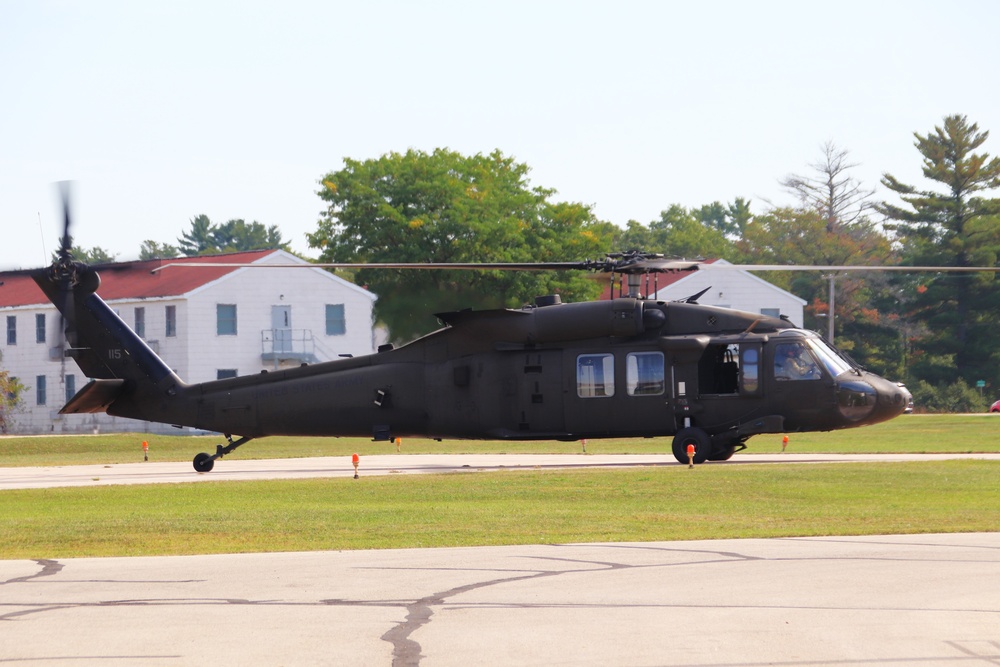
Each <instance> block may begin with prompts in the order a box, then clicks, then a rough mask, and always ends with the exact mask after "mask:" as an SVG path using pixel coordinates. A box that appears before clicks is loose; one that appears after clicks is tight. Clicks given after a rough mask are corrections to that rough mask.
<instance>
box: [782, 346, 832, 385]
mask: <svg viewBox="0 0 1000 667" xmlns="http://www.w3.org/2000/svg"><path fill="white" fill-rule="evenodd" d="M821 377H822V374H821V373H820V370H819V366H818V365H817V363H816V358H815V357H813V356H812V353H811V352H809V350H807V349H806V346H805V345H803V344H802V343H779V344H778V345H776V346H775V348H774V379H775V380H793V381H796V380H819V379H820V378H821Z"/></svg>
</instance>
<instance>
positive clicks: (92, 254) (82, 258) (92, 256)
mask: <svg viewBox="0 0 1000 667" xmlns="http://www.w3.org/2000/svg"><path fill="white" fill-rule="evenodd" d="M72 243H73V239H72V238H70V244H71V247H70V250H69V254H70V255H72V257H73V259H75V260H76V261H78V262H83V263H84V264H91V265H94V264H111V263H112V262H114V261H115V260H116V259H117V258H118V255H117V254H113V253H111V252H109V251H108V250H105V249H104V248H102V247H101V246H94V247H93V248H83V247H80V246H74V245H72ZM52 259H53V261H56V260H58V259H59V253H58V252H54V253H52Z"/></svg>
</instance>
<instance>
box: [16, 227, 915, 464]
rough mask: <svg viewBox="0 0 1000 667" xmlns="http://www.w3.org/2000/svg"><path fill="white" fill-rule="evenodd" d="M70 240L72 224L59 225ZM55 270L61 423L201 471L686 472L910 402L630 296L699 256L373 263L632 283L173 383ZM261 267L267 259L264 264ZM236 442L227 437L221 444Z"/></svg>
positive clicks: (773, 327)
mask: <svg viewBox="0 0 1000 667" xmlns="http://www.w3.org/2000/svg"><path fill="white" fill-rule="evenodd" d="M67 229H68V215H67ZM68 238H69V237H68V232H67V234H66V235H65V236H64V242H63V248H62V250H61V251H60V253H59V258H58V259H57V261H56V262H54V264H53V265H52V266H51V267H49V268H47V269H40V270H37V271H35V272H33V273H32V277H33V278H34V280H35V281H36V282H37V283H38V285H39V286H40V287H41V289H42V290H43V291H44V292H45V294H46V296H47V297H48V298H49V299H50V300H51V301H52V302H53V303H54V304H55V305H56V307H57V308H58V309H59V311H60V312H61V313H62V316H63V319H64V330H65V334H66V340H67V342H68V349H67V350H66V355H67V356H69V357H71V358H72V359H73V360H74V361H75V362H76V363H77V364H78V365H79V366H80V369H81V370H82V371H83V372H84V374H86V376H87V377H88V378H90V381H89V383H88V384H87V385H86V386H85V387H84V388H83V389H82V390H80V391H79V392H78V393H77V394H76V395H75V396H74V397H73V398H72V399H71V400H70V401H69V403H67V404H66V406H65V407H64V408H63V409H62V412H63V413H87V412H107V413H108V414H111V415H115V416H120V417H129V418H133V419H139V420H145V421H152V422H160V423H165V424H173V425H177V426H189V427H193V428H197V429H204V430H207V431H216V432H219V433H223V434H225V436H226V439H227V442H226V444H220V445H218V447H217V449H216V452H215V453H214V454H207V453H202V454H199V455H198V456H196V457H195V459H194V467H195V470H197V471H199V472H207V471H209V470H211V469H212V467H213V465H214V462H215V460H216V459H217V458H219V457H221V456H224V455H226V454H229V453H230V452H232V451H233V450H234V449H236V448H237V447H239V446H240V445H242V444H244V443H246V442H247V441H249V440H251V439H254V438H260V437H264V436H272V435H299V436H362V437H371V438H373V439H374V440H391V439H394V438H399V437H407V436H419V437H429V438H437V439H444V438H463V439H509V440H540V439H545V440H566V441H570V440H579V439H583V438H610V437H614V438H623V437H625V438H627V437H662V436H673V454H674V456H675V457H676V458H677V459H678V460H679V461H681V462H684V463H687V462H688V451H687V450H688V446H689V445H693V446H694V457H693V458H694V462H695V463H702V462H704V461H722V460H726V459H729V458H730V457H731V456H732V455H733V453H734V452H736V451H738V450H740V449H742V448H744V447H745V442H746V440H747V439H748V438H750V437H751V436H754V435H758V434H761V433H783V432H796V431H828V430H833V429H841V428H849V427H855V426H862V425H866V424H874V423H877V422H881V421H885V420H887V419H892V418H893V417H895V416H897V415H899V414H901V413H902V412H904V410H905V409H906V408H907V405H908V403H909V402H910V394H909V392H908V391H907V390H906V389H905V388H904V387H903V386H902V385H901V384H898V383H895V382H890V381H889V380H886V379H883V378H881V377H879V376H878V375H875V374H873V373H870V372H868V371H866V370H864V369H863V368H861V367H859V366H858V365H857V364H855V363H853V362H852V361H851V360H850V359H849V358H847V357H846V356H844V355H842V354H841V353H840V352H838V351H837V350H836V349H835V348H834V347H832V346H831V345H829V344H828V343H827V342H825V341H824V340H823V339H821V338H820V337H819V336H818V335H817V334H815V333H813V332H810V331H805V330H803V329H800V328H797V327H795V326H794V325H793V324H792V323H791V322H789V321H788V320H787V319H783V318H779V317H769V316H766V315H761V314H757V313H749V312H741V311H737V310H731V309H727V308H720V307H712V306H704V305H699V304H698V303H697V302H696V301H697V295H695V296H694V297H692V298H689V299H686V300H684V301H680V302H664V301H657V300H651V299H646V298H641V297H640V296H639V295H638V286H639V282H640V278H641V276H643V275H648V274H655V273H657V272H669V271H683V270H693V269H695V268H697V267H698V263H697V262H689V261H683V260H672V259H666V258H663V257H662V256H658V255H644V254H641V253H625V254H620V255H612V256H609V257H608V258H606V259H604V260H599V261H587V262H577V263H561V262H558V263H543V264H525V265H520V264H513V265H512V264H482V265H472V264H467V265H416V266H414V265H383V266H386V267H388V268H399V267H401V266H406V267H410V268H452V269H454V268H464V269H483V268H486V269H498V268H502V269H514V270H529V269H535V270H538V269H560V270H566V269H584V270H590V271H603V272H607V273H611V274H612V275H613V276H614V274H619V275H620V276H625V277H627V278H628V281H627V282H628V285H629V288H628V290H627V291H624V290H620V291H622V292H624V294H622V295H620V296H618V298H612V299H611V300H602V301H592V302H584V303H561V301H560V299H559V297H558V296H544V297H540V298H538V299H537V301H536V302H535V303H534V304H533V305H530V306H526V307H523V308H519V309H502V310H484V311H471V310H469V311H459V312H450V313H439V314H438V315H437V317H438V318H439V319H440V320H441V321H442V322H443V323H444V325H445V326H444V328H442V329H440V330H438V331H435V332H434V333H431V334H428V335H426V336H424V337H422V338H419V339H417V340H415V341H413V342H411V343H409V344H406V345H403V346H400V347H398V348H395V349H390V347H389V346H385V347H383V348H382V349H381V350H380V351H379V352H377V353H375V354H371V355H366V356H359V357H353V358H345V359H339V360H335V361H329V362H324V363H317V364H314V365H309V366H302V367H298V368H293V369H288V370H280V371H274V372H264V373H261V374H257V375H252V376H244V377H237V378H231V379H224V380H217V381H213V382H203V383H198V384H187V383H185V382H184V381H183V380H182V379H181V378H180V377H178V376H177V375H176V374H175V373H174V372H173V371H172V370H171V369H170V367H169V366H168V365H167V364H166V363H164V362H163V360H161V359H160V358H159V357H158V356H157V355H156V354H155V353H154V352H153V351H152V350H151V349H150V348H149V347H148V346H147V345H146V343H145V342H144V341H143V340H142V339H141V338H140V337H139V336H137V335H136V334H135V333H133V332H132V330H131V329H130V328H129V327H128V326H127V325H126V324H125V323H124V322H123V321H122V320H121V319H119V317H118V316H117V315H116V314H115V313H114V311H113V310H112V309H111V308H109V307H108V305H107V304H105V302H104V301H103V300H102V299H101V298H100V296H98V290H99V286H100V278H99V276H98V273H97V271H96V270H95V269H93V268H91V267H88V266H86V265H84V264H82V263H79V262H76V261H74V260H73V259H72V256H71V252H70V249H69V247H68V246H69V241H68ZM272 266H273V265H272ZM234 436H238V439H235V440H234V439H233V438H234Z"/></svg>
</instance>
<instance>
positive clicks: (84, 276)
mask: <svg viewBox="0 0 1000 667" xmlns="http://www.w3.org/2000/svg"><path fill="white" fill-rule="evenodd" d="M32 278H33V279H34V280H35V282H36V283H37V284H38V286H39V287H40V288H41V289H42V291H43V292H45V296H46V297H48V299H49V300H50V301H52V303H53V304H55V306H56V308H58V309H59V311H60V313H61V314H62V317H63V322H64V326H65V333H66V340H67V342H68V343H69V349H68V350H67V351H66V356H68V357H71V358H72V359H73V360H74V361H75V362H76V363H77V365H78V366H79V367H80V370H82V371H83V373H84V374H85V375H86V376H87V377H88V378H91V379H93V380H96V382H92V383H91V384H89V385H88V386H87V387H85V388H84V389H83V390H81V392H80V393H79V394H78V395H77V397H74V399H73V400H71V401H70V403H69V404H67V406H66V408H71V411H74V412H85V411H87V412H89V411H101V412H103V411H104V410H105V409H106V408H107V407H108V406H109V405H110V404H111V403H113V402H115V401H116V400H117V399H118V398H119V397H121V396H123V395H126V394H130V395H135V394H141V395H149V394H153V395H155V394H159V395H161V396H163V395H173V394H174V393H176V390H177V388H178V387H180V386H183V382H182V381H181V380H180V378H178V377H177V375H176V374H175V373H174V372H173V371H172V370H170V367H169V366H167V365H166V364H165V363H164V362H163V360H162V359H160V358H159V357H158V356H156V353H155V352H153V350H151V349H150V348H149V346H148V345H146V342H145V341H143V340H142V338H140V337H139V336H137V335H136V334H135V332H133V331H132V329H130V328H129V326H128V325H127V324H125V322H123V321H122V320H121V318H119V317H118V315H116V314H115V312H114V311H113V310H112V309H111V308H110V307H109V306H108V304H106V303H105V302H104V300H103V299H101V297H99V296H98V295H97V294H96V292H97V288H98V287H99V286H100V282H101V281H100V277H99V276H98V275H97V272H96V271H94V270H93V269H91V268H89V267H86V266H84V265H82V264H76V265H75V266H74V271H73V272H72V274H71V275H67V274H66V273H65V272H64V273H57V272H56V271H53V270H42V271H38V272H37V273H35V274H33V275H32ZM74 403H76V406H75V408H76V409H72V408H73V407H74ZM122 416H131V415H127V414H123V415H122ZM137 418H140V419H142V418H144V417H142V416H138V415H137Z"/></svg>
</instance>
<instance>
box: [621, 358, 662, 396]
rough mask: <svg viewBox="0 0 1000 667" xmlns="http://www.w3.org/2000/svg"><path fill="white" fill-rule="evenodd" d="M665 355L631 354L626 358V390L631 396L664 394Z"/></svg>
mask: <svg viewBox="0 0 1000 667" xmlns="http://www.w3.org/2000/svg"><path fill="white" fill-rule="evenodd" d="M663 378H664V376H663V353H662V352H630V353H629V355H628V356H627V357H626V358H625V389H626V391H627V392H628V395H629V396H659V395H661V394H663V389H664V381H663Z"/></svg>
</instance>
